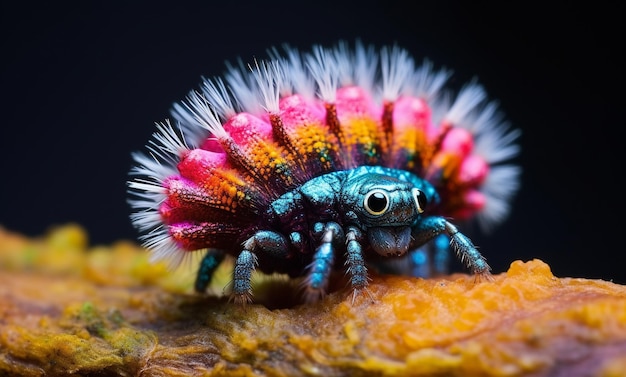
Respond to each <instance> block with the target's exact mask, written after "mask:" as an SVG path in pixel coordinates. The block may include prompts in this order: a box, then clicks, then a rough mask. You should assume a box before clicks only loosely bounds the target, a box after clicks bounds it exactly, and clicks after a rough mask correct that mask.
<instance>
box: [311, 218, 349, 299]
mask: <svg viewBox="0 0 626 377" xmlns="http://www.w3.org/2000/svg"><path fill="white" fill-rule="evenodd" d="M316 225H317V224H316ZM319 227H323V231H322V237H321V240H320V241H321V243H320V246H319V247H318V248H317V249H316V250H315V253H314V254H313V261H312V262H311V264H309V266H308V273H307V277H306V279H304V281H303V283H304V285H305V288H306V292H305V300H306V301H307V302H314V301H316V300H318V299H319V298H320V297H322V296H323V295H324V294H325V293H326V287H327V286H328V280H329V278H330V274H331V270H332V267H333V261H334V259H335V258H334V253H335V248H334V247H333V243H334V242H336V241H338V240H340V239H343V231H342V230H341V227H340V226H339V224H337V223H334V222H329V223H327V224H325V225H322V224H319Z"/></svg>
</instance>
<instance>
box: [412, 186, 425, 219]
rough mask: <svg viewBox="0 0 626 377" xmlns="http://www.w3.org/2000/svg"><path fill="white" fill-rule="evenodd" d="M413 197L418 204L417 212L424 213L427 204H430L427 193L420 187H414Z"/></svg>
mask: <svg viewBox="0 0 626 377" xmlns="http://www.w3.org/2000/svg"><path fill="white" fill-rule="evenodd" d="M413 198H414V199H415V205H416V206H417V212H419V213H422V212H424V210H425V209H426V205H427V204H428V199H426V194H424V192H422V191H421V190H419V189H416V188H414V189H413Z"/></svg>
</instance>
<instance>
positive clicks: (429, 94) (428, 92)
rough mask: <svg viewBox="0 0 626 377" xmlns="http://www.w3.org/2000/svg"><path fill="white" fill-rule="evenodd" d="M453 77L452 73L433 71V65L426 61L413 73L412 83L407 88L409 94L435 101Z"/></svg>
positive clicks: (443, 70)
mask: <svg viewBox="0 0 626 377" xmlns="http://www.w3.org/2000/svg"><path fill="white" fill-rule="evenodd" d="M450 76H452V71H448V70H445V69H441V70H439V71H438V72H435V71H433V63H432V62H430V61H429V60H427V59H424V61H423V63H422V65H421V66H420V67H419V68H418V69H417V70H415V72H413V74H412V77H411V78H410V83H409V84H408V85H407V86H406V89H408V91H409V94H410V95H413V96H416V97H419V98H423V99H426V100H435V99H436V96H437V95H439V94H441V89H442V88H443V86H444V85H445V84H446V82H447V81H448V79H449V78H450Z"/></svg>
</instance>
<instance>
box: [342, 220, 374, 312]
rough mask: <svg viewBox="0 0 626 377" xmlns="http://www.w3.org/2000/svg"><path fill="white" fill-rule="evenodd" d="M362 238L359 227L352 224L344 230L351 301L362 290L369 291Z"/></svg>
mask: <svg viewBox="0 0 626 377" xmlns="http://www.w3.org/2000/svg"><path fill="white" fill-rule="evenodd" d="M362 239H363V234H362V232H361V230H360V229H359V228H357V227H354V226H349V227H348V230H347V232H346V265H347V266H348V269H347V272H348V275H350V285H351V286H352V302H353V303H354V300H355V299H356V296H357V295H358V294H359V293H360V292H361V291H362V290H365V291H366V292H367V293H368V295H369V291H367V284H368V283H369V278H368V277H367V267H366V266H365V260H364V258H363V250H362V247H361V241H362ZM370 297H371V295H370Z"/></svg>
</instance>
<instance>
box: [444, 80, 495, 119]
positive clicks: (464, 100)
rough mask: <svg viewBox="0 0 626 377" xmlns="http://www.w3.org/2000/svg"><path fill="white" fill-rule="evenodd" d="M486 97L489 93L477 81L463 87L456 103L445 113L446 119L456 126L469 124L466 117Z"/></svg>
mask: <svg viewBox="0 0 626 377" xmlns="http://www.w3.org/2000/svg"><path fill="white" fill-rule="evenodd" d="M485 98H487V95H486V94H485V91H484V89H483V88H482V86H480V85H477V84H475V83H471V84H469V85H465V86H464V87H463V88H461V91H460V92H459V94H458V96H457V97H456V99H455V100H454V103H453V104H452V106H451V107H450V109H449V110H448V112H447V114H446V115H445V121H448V122H450V123H452V124H453V125H455V126H461V125H464V124H467V122H466V121H465V118H466V117H467V116H468V115H469V114H470V113H471V112H472V111H474V110H475V109H476V108H477V107H478V105H479V104H480V103H481V102H483V101H484V100H485Z"/></svg>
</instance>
